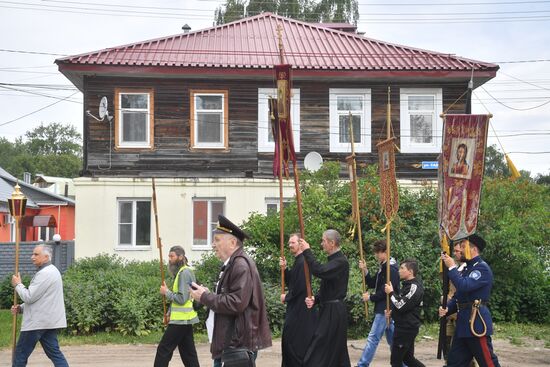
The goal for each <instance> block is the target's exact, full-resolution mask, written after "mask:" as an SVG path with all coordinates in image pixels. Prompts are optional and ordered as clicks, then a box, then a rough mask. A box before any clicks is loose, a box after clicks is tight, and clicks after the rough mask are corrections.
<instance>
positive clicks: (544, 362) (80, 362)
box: [0, 340, 550, 367]
mask: <svg viewBox="0 0 550 367" xmlns="http://www.w3.org/2000/svg"><path fill="white" fill-rule="evenodd" d="M364 342H365V341H364V340H356V341H350V342H348V350H349V354H350V358H351V362H352V366H353V365H354V364H355V363H356V362H357V361H358V359H359V356H360V354H361V350H359V349H360V348H363V346H364ZM436 347H437V342H436V341H433V340H420V341H418V342H417V346H416V356H417V358H418V359H419V360H420V361H422V362H423V363H424V364H425V365H426V366H427V367H441V366H442V365H443V363H441V361H438V360H437V359H436V358H435V350H436ZM208 348H209V346H208V345H207V344H198V345H197V351H198V353H199V359H200V362H201V365H202V366H204V367H210V366H212V361H211V360H210V353H209V349H208ZM155 349H156V346H155V345H84V346H65V347H63V346H62V350H63V352H64V353H65V356H66V357H67V360H68V361H69V364H70V365H71V366H73V367H79V366H85V367H88V366H90V367H91V366H94V367H118V366H131V367H150V366H152V365H153V359H154V356H155ZM280 351H281V344H280V340H276V341H275V342H274V343H273V347H271V348H269V349H266V350H263V351H261V352H260V354H259V357H258V361H257V365H258V367H279V366H280V365H281V352H280ZM495 352H496V353H497V355H498V357H499V360H500V364H501V366H502V367H508V366H510V367H512V366H523V367H547V366H548V365H550V349H545V348H544V347H543V345H542V343H536V344H531V345H529V346H523V347H518V346H515V345H512V344H510V343H509V342H507V341H504V340H496V341H495ZM10 359H11V351H10V350H9V349H4V350H0V366H9V365H10V363H9V361H10ZM28 366H29V367H50V366H51V362H50V361H49V360H48V358H47V357H46V356H45V354H44V352H43V351H42V348H41V347H40V346H39V345H38V346H37V348H36V350H35V352H34V353H33V354H32V356H31V358H30V360H29V364H28ZM170 366H183V364H182V362H181V360H180V359H179V355H178V354H177V351H176V353H175V355H174V358H172V362H171V364H170ZM372 366H373V367H382V366H389V349H388V345H387V344H385V343H381V344H380V346H379V349H378V351H377V353H376V358H375V360H374V363H373V364H372Z"/></svg>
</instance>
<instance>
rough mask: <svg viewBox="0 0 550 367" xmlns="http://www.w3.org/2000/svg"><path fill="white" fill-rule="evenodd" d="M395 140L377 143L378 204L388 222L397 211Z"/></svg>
mask: <svg viewBox="0 0 550 367" xmlns="http://www.w3.org/2000/svg"><path fill="white" fill-rule="evenodd" d="M394 141H395V138H390V139H386V140H384V141H383V142H380V143H378V144H377V145H376V146H377V148H378V167H379V171H380V204H381V205H382V210H383V211H384V216H385V217H386V219H387V220H390V219H391V218H393V217H394V216H395V214H397V210H398V209H399V192H398V190H397V181H396V179H395V142H394Z"/></svg>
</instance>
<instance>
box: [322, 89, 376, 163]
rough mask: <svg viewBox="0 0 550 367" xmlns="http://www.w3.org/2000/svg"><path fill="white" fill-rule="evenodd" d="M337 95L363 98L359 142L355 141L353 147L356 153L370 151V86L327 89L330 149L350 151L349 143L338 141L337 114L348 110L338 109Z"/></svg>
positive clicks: (340, 151)
mask: <svg viewBox="0 0 550 367" xmlns="http://www.w3.org/2000/svg"><path fill="white" fill-rule="evenodd" d="M338 96H353V97H357V96H359V97H361V99H362V100H363V111H362V115H361V143H357V142H355V144H354V149H355V152H358V153H370V151H371V124H372V116H371V90H370V88H357V89H355V88H353V89H340V88H330V89H329V114H330V128H329V143H330V151H331V152H335V153H348V152H349V153H351V143H340V126H339V125H340V121H339V116H341V115H343V114H346V115H348V114H349V112H348V111H345V112H344V111H340V112H339V111H338V100H337V98H338Z"/></svg>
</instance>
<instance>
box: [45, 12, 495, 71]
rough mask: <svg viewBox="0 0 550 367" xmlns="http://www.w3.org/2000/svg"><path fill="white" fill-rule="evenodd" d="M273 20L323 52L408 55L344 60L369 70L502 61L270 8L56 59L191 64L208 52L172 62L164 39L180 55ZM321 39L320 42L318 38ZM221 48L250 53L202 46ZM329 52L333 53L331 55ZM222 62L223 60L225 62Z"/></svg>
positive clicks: (468, 65)
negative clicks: (309, 37)
mask: <svg viewBox="0 0 550 367" xmlns="http://www.w3.org/2000/svg"><path fill="white" fill-rule="evenodd" d="M273 23H280V24H283V25H284V28H285V29H286V31H287V32H289V33H285V34H286V37H287V41H288V42H289V43H291V42H292V39H293V37H295V35H293V34H292V33H293V32H292V31H293V30H295V31H296V32H297V33H298V34H299V33H301V32H306V33H317V34H319V35H320V36H321V37H322V38H323V39H324V41H327V42H329V44H328V47H325V46H323V47H321V48H322V49H323V50H324V51H319V52H325V53H328V54H330V51H331V50H334V49H336V48H338V49H345V52H347V55H348V56H350V57H351V58H363V57H367V58H368V57H373V56H374V57H376V56H379V57H380V58H381V60H382V59H386V58H402V59H403V58H406V59H408V61H405V60H404V59H403V60H401V61H402V62H400V65H398V66H396V65H393V64H391V63H388V62H387V61H382V62H380V65H378V66H376V67H373V66H372V65H370V66H369V65H368V63H366V62H365V63H364V65H359V66H357V65H355V66H353V65H347V66H344V65H343V64H344V63H340V64H341V66H343V68H344V69H345V68H347V67H349V68H352V69H354V68H355V67H359V68H360V69H362V70H368V69H369V68H371V67H373V68H375V69H380V68H381V67H382V68H383V67H384V66H385V67H387V68H392V67H396V68H398V69H400V70H404V69H406V68H407V67H408V68H412V69H416V68H420V69H423V68H425V67H427V63H428V64H430V63H434V64H435V66H431V67H428V68H432V67H435V68H445V67H447V68H448V69H455V70H456V69H461V70H465V69H467V68H471V67H477V68H497V69H498V65H496V64H492V63H487V62H482V61H477V60H473V59H469V58H466V57H462V56H457V55H456V54H451V53H444V52H439V51H432V50H428V49H422V48H418V47H411V46H406V45H402V44H397V43H392V42H387V41H382V40H379V39H375V38H371V37H367V36H364V35H360V34H357V33H350V32H345V31H340V30H337V29H333V28H329V27H324V26H322V25H321V24H322V23H310V22H306V21H304V20H298V19H292V18H288V17H284V16H282V15H279V14H275V13H272V12H263V13H260V14H257V15H254V16H251V17H246V18H241V19H237V20H235V21H233V22H229V23H225V24H220V25H213V26H212V27H208V28H203V29H199V30H196V31H191V32H187V33H178V34H174V35H171V36H164V37H157V38H152V39H149V40H144V41H139V42H134V43H128V44H124V45H119V46H115V47H109V48H105V49H101V50H97V51H92V52H88V53H83V54H79V55H73V56H68V57H64V58H60V59H56V61H55V62H56V63H58V64H63V63H74V64H98V65H135V66H147V65H162V66H190V67H193V66H197V65H199V64H204V65H208V64H209V61H208V60H207V57H203V59H204V60H206V61H201V62H200V63H198V64H197V62H195V61H193V59H194V58H193V59H190V58H188V59H186V60H185V61H181V62H179V61H178V62H176V63H173V62H168V61H166V60H163V56H162V53H164V52H165V51H167V50H166V45H172V46H171V47H170V50H168V52H167V54H170V55H172V54H177V55H178V57H177V59H178V60H179V59H180V57H179V53H180V52H184V51H185V52H191V53H192V51H193V50H189V49H188V48H189V47H188V46H185V45H187V44H188V43H189V41H193V43H194V44H195V43H198V44H199V45H203V46H204V45H205V44H209V42H210V41H205V40H202V38H204V37H206V38H210V37H211V36H216V37H217V36H218V35H220V37H224V35H225V34H228V33H229V34H233V33H234V32H232V31H233V30H239V29H240V28H239V27H242V29H244V30H247V29H249V28H254V27H255V26H256V25H258V24H266V25H268V26H269V27H272V26H273ZM249 32H250V30H249ZM241 33H242V32H241ZM247 35H248V37H249V39H250V41H248V40H247V39H246V37H245V36H242V38H241V39H240V40H239V41H240V42H241V43H243V42H245V43H246V42H252V43H253V42H260V41H258V39H261V38H262V37H265V36H268V37H270V38H271V37H274V36H275V37H276V31H275V30H274V29H273V30H272V33H269V35H267V34H259V35H257V34H254V33H252V34H247ZM225 37H227V36H225ZM338 39H340V40H341V41H339V42H341V43H342V47H341V48H340V46H338V47H336V46H334V45H331V44H330V43H331V40H335V41H337V42H338ZM233 41H235V40H233ZM322 41H323V40H321V41H319V42H322ZM266 42H271V41H269V40H268V41H265V40H264V43H266ZM316 42H317V41H316V40H313V41H312V43H311V47H310V48H315V47H316V46H317V45H316V44H315V43H316ZM319 42H317V43H318V44H320V43H319ZM174 45H175V46H174ZM155 46H156V47H155ZM232 46H233V47H232ZM285 46H288V45H285ZM295 46H296V47H285V49H286V51H287V52H288V56H292V54H294V57H295V58H299V59H302V58H303V57H304V55H303V54H302V53H303V52H302V51H300V50H301V48H300V46H299V45H295ZM350 46H354V47H355V48H353V47H352V48H350ZM218 48H219V53H220V54H228V55H229V54H232V53H233V52H240V51H242V53H243V55H244V56H243V57H246V52H245V51H243V49H240V48H239V45H236V46H235V43H233V44H229V42H227V44H225V45H223V46H221V47H217V48H216V47H215V49H214V50H213V49H211V47H210V46H209V47H208V49H205V50H202V51H204V52H205V54H209V51H216V50H218ZM133 50H135V51H136V52H134V51H133ZM385 50H388V52H384V51H385ZM195 51H201V50H199V49H197V50H195ZM127 52H129V53H130V56H128V55H126V53H127ZM158 52H160V54H161V55H160V56H159V55H158V54H157V53H158ZM304 52H308V51H307V50H306V51H304ZM309 52H314V51H309ZM143 55H146V56H149V57H151V59H150V60H149V58H146V59H143ZM257 56H258V57H259V56H261V55H257ZM248 57H249V58H250V60H252V59H254V56H248ZM264 57H270V56H269V55H267V56H265V55H264ZM308 57H314V58H315V57H324V56H323V55H321V56H319V55H315V54H311V55H308ZM327 57H330V55H329V56H327ZM418 57H421V58H422V60H420V61H418V60H415V59H416V58H418ZM183 59H185V56H183ZM197 59H201V58H200V57H198V58H197ZM428 59H430V61H428ZM140 60H141V61H140ZM201 60H202V59H201ZM250 60H247V61H248V63H247V61H244V64H243V65H244V67H259V68H262V67H265V65H264V64H265V62H264V63H260V64H261V65H251V63H252V64H253V63H255V62H256V61H250ZM350 63H352V64H353V62H351V61H350ZM180 64H181V65H180ZM195 64H196V65H195ZM222 64H224V63H223V62H222ZM382 64H385V65H382ZM390 64H391V65H390ZM420 64H422V65H420ZM204 65H203V66H204ZM212 65H214V64H212ZM212 65H211V66H212ZM199 66H200V65H199ZM214 67H235V66H234V65H233V66H232V64H231V63H230V62H229V61H228V62H226V63H225V65H217V66H216V65H214ZM297 67H298V68H300V67H305V68H308V67H309V66H307V65H306V66H303V65H300V64H299V63H298V64H297ZM327 67H328V68H331V69H332V68H338V66H336V65H330V66H327ZM314 68H324V66H316V67H314Z"/></svg>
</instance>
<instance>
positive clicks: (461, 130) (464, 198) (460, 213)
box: [439, 115, 489, 240]
mask: <svg viewBox="0 0 550 367" xmlns="http://www.w3.org/2000/svg"><path fill="white" fill-rule="evenodd" d="M488 127H489V116H488V115H445V116H444V117H443V151H442V155H441V162H440V163H441V164H440V165H439V169H440V170H441V171H440V172H439V173H440V175H441V177H442V179H443V180H442V181H443V182H442V184H441V183H440V200H441V201H440V210H441V212H440V220H441V226H442V228H443V229H444V230H445V232H446V233H447V235H448V237H449V238H450V239H451V240H457V239H461V238H464V237H467V236H469V235H471V234H473V233H474V232H475V231H476V228H477V220H478V213H479V203H480V198H481V185H482V182H483V170H484V163H485V148H486V146H487V130H488Z"/></svg>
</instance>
